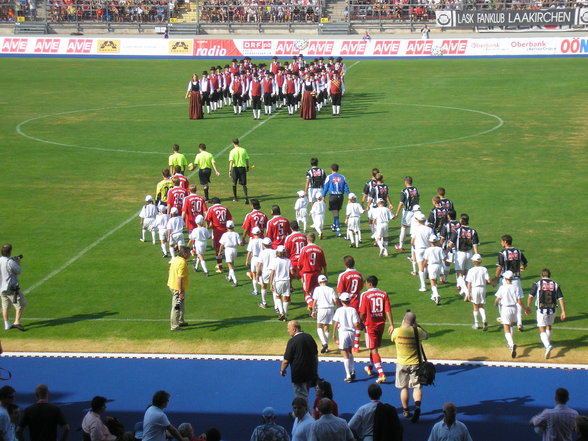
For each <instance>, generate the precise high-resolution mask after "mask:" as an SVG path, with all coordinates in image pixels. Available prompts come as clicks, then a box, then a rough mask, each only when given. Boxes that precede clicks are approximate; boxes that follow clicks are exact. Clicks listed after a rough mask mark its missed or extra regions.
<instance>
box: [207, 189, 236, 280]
mask: <svg viewBox="0 0 588 441" xmlns="http://www.w3.org/2000/svg"><path fill="white" fill-rule="evenodd" d="M232 219H233V216H232V215H231V212H230V211H229V209H228V208H227V207H225V206H224V205H221V203H220V199H219V198H212V206H211V207H210V208H209V209H208V211H207V212H206V218H205V220H206V226H207V227H208V228H212V247H213V248H214V255H215V258H216V272H217V273H222V272H223V257H222V255H221V254H220V253H219V247H220V243H219V240H220V238H221V236H222V235H223V233H225V232H226V231H227V221H228V220H232Z"/></svg>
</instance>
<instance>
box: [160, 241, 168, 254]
mask: <svg viewBox="0 0 588 441" xmlns="http://www.w3.org/2000/svg"><path fill="white" fill-rule="evenodd" d="M161 251H163V254H167V247H166V246H165V243H162V244H161Z"/></svg>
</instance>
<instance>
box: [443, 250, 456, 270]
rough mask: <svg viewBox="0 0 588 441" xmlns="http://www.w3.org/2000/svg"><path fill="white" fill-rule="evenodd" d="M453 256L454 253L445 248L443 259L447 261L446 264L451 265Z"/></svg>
mask: <svg viewBox="0 0 588 441" xmlns="http://www.w3.org/2000/svg"><path fill="white" fill-rule="evenodd" d="M454 258H455V255H454V254H453V251H451V250H445V261H446V262H447V266H451V264H452V263H453V259H454Z"/></svg>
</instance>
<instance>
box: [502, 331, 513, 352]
mask: <svg viewBox="0 0 588 441" xmlns="http://www.w3.org/2000/svg"><path fill="white" fill-rule="evenodd" d="M504 338H506V342H507V343H508V347H509V348H512V346H513V345H514V340H513V338H512V334H511V333H510V332H505V333H504Z"/></svg>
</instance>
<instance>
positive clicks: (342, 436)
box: [309, 398, 355, 441]
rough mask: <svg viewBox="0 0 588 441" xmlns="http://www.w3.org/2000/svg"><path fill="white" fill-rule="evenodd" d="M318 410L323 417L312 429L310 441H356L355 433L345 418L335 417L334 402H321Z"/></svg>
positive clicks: (324, 400) (324, 399) (326, 399)
mask: <svg viewBox="0 0 588 441" xmlns="http://www.w3.org/2000/svg"><path fill="white" fill-rule="evenodd" d="M318 410H319V412H320V414H321V417H320V418H319V419H318V420H316V421H315V422H314V423H312V426H311V427H310V438H309V439H310V441H354V440H355V438H354V437H353V433H351V429H350V428H349V426H348V425H347V421H345V420H344V419H343V418H339V417H336V416H335V415H333V402H332V401H331V400H329V399H328V398H323V399H321V400H320V402H319V405H318Z"/></svg>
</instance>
